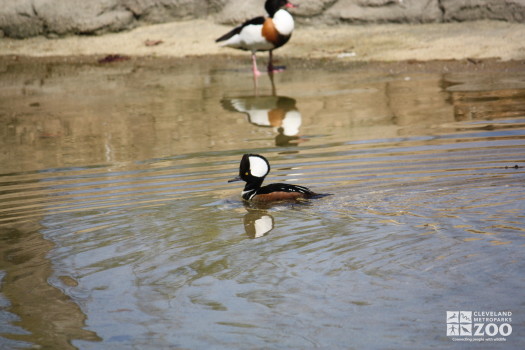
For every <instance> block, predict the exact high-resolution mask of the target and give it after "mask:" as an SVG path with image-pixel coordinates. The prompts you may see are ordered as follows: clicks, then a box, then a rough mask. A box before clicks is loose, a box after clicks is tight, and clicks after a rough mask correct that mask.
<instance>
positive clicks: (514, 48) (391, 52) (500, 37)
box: [0, 20, 525, 62]
mask: <svg viewBox="0 0 525 350" xmlns="http://www.w3.org/2000/svg"><path fill="white" fill-rule="evenodd" d="M229 29H230V27H228V26H223V25H218V24H215V23H213V22H212V21H211V20H209V21H207V20H192V21H185V22H173V23H166V24H158V25H150V26H144V27H138V28H135V29H133V30H131V31H128V32H121V33H115V34H107V35H102V36H69V37H64V38H53V39H49V38H45V37H36V38H30V39H25V40H14V39H9V38H3V39H1V40H0V56H18V57H20V56H26V57H34V58H36V57H39V58H43V57H47V58H49V57H55V58H56V57H69V58H72V57H76V58H79V59H80V57H84V56H104V55H108V54H119V55H126V56H134V57H165V58H168V57H169V58H175V57H177V58H182V57H189V56H192V57H195V56H205V57H210V56H216V55H221V56H222V55H226V56H228V57H234V56H238V57H243V58H247V57H246V56H248V53H246V52H242V51H238V50H234V49H229V48H221V47H219V46H218V45H217V44H216V43H215V42H214V39H215V38H217V37H218V36H220V35H221V34H223V33H224V32H226V31H228V30H229ZM524 37H525V24H516V23H506V22H496V21H479V22H464V23H445V24H443V23H436V24H419V25H410V24H380V25H337V26H308V27H306V26H298V27H297V28H296V30H295V32H294V34H293V37H292V39H291V41H290V42H289V43H288V44H287V45H286V46H284V47H283V48H280V49H279V50H276V52H275V55H276V57H277V58H282V59H290V58H300V59H303V60H308V59H333V60H334V61H340V62H396V61H397V62H399V61H407V60H412V61H414V60H416V61H430V60H464V59H469V60H470V61H472V62H477V61H479V60H485V59H493V60H497V61H512V60H514V61H521V60H525V46H524V45H523V38H524ZM147 43H148V44H147ZM259 56H261V57H264V59H265V58H266V57H265V56H266V55H265V54H259Z"/></svg>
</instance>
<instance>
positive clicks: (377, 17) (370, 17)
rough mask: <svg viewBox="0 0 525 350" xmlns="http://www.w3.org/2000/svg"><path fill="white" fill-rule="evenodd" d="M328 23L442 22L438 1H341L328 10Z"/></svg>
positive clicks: (326, 13) (326, 14)
mask: <svg viewBox="0 0 525 350" xmlns="http://www.w3.org/2000/svg"><path fill="white" fill-rule="evenodd" d="M324 16H325V17H326V18H327V21H328V22H348V23H370V22H372V23H382V22H403V23H423V22H438V21H441V18H442V12H441V10H440V8H439V1H438V0H339V1H337V3H336V4H334V5H333V6H332V7H330V8H329V9H328V10H326V12H325V14H324Z"/></svg>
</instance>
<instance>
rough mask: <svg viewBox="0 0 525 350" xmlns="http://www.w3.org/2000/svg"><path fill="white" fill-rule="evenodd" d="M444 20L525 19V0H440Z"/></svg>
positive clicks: (519, 20) (512, 20) (515, 20)
mask: <svg viewBox="0 0 525 350" xmlns="http://www.w3.org/2000/svg"><path fill="white" fill-rule="evenodd" d="M440 2H441V6H442V9H443V12H444V15H443V19H444V20H445V21H449V22H450V21H472V20H479V19H495V20H504V21H509V22H524V21H525V0H440Z"/></svg>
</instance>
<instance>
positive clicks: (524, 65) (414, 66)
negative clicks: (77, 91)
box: [0, 55, 525, 74]
mask: <svg viewBox="0 0 525 350" xmlns="http://www.w3.org/2000/svg"><path fill="white" fill-rule="evenodd" d="M106 57H107V56H104V55H89V56H48V57H29V56H16V55H10V56H0V70H2V71H5V70H6V69H8V68H7V67H15V66H26V67H27V66H31V65H34V66H42V65H64V64H66V65H93V66H106V67H107V68H110V67H111V68H112V69H120V68H122V69H125V68H129V67H135V68H137V67H141V68H146V69H162V67H174V66H180V67H183V66H186V65H190V64H198V65H200V66H207V67H209V68H210V69H231V67H232V66H237V67H238V68H239V70H241V71H242V70H243V69H244V70H246V72H249V71H250V61H249V60H246V59H245V58H244V57H240V56H238V55H233V56H232V55H214V56H187V57H153V56H145V57H140V56H135V57H133V56H122V58H123V59H122V60H117V61H114V62H105V61H104V59H105V58H106ZM265 59H266V57H264V58H263V59H261V60H260V65H261V67H262V66H263V64H264V63H265ZM277 62H278V63H280V64H285V65H286V66H287V69H288V70H308V69H313V68H315V67H318V66H320V65H322V66H323V69H326V70H331V71H343V70H345V71H346V70H367V71H376V72H377V71H379V72H384V73H385V74H403V73H408V72H410V73H458V72H465V73H467V72H470V73H472V72H523V71H525V59H523V60H510V61H501V60H499V59H493V58H488V59H472V58H465V59H450V60H427V61H420V60H401V61H393V62H380V61H372V62H364V61H341V60H334V59H328V58H293V59H291V58H282V59H279V60H278V61H277ZM227 67H230V68H227Z"/></svg>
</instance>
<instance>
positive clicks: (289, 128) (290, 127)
mask: <svg viewBox="0 0 525 350" xmlns="http://www.w3.org/2000/svg"><path fill="white" fill-rule="evenodd" d="M221 104H222V106H223V108H224V109H226V110H227V111H232V112H240V113H244V114H246V115H247V116H248V121H249V122H250V123H251V124H254V125H257V126H262V127H272V128H275V130H276V131H277V133H278V136H277V137H276V144H277V145H278V146H288V145H291V142H292V141H294V140H298V139H299V136H298V134H299V127H300V126H301V122H302V117H301V113H300V112H299V111H298V110H297V108H296V106H295V100H294V99H293V98H290V97H285V96H261V97H259V96H239V97H232V98H224V99H222V101H221Z"/></svg>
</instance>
